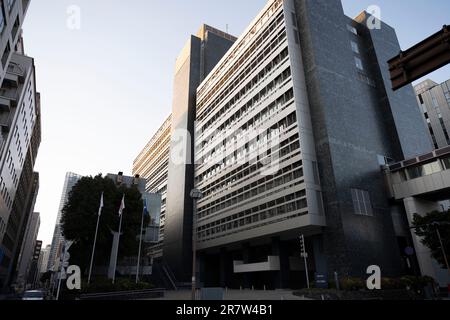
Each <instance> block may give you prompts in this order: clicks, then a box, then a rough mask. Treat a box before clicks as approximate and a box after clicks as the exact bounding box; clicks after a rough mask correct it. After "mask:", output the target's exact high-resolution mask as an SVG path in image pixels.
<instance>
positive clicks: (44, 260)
mask: <svg viewBox="0 0 450 320" xmlns="http://www.w3.org/2000/svg"><path fill="white" fill-rule="evenodd" d="M51 249H52V246H51V245H47V246H46V247H45V248H43V249H42V250H41V253H40V254H39V261H38V270H39V273H46V272H47V271H48V269H47V266H48V258H49V257H50V251H51Z"/></svg>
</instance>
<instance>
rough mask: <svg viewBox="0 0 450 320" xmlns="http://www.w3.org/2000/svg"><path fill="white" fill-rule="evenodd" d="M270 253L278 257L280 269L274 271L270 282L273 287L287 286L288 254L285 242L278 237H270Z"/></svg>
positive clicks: (288, 271)
mask: <svg viewBox="0 0 450 320" xmlns="http://www.w3.org/2000/svg"><path fill="white" fill-rule="evenodd" d="M272 255H273V256H278V257H279V258H280V271H276V272H274V275H273V279H272V283H273V287H274V288H275V289H287V288H288V287H289V273H290V268H289V255H288V250H287V248H286V246H285V244H284V243H283V242H282V241H281V240H280V238H279V237H274V238H272Z"/></svg>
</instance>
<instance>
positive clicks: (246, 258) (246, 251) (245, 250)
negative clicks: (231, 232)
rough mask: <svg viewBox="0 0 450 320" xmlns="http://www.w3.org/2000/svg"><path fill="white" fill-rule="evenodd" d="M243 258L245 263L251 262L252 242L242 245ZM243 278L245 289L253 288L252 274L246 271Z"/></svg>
mask: <svg viewBox="0 0 450 320" xmlns="http://www.w3.org/2000/svg"><path fill="white" fill-rule="evenodd" d="M242 260H243V261H244V264H248V263H250V244H249V243H244V244H243V245H242ZM243 280H244V283H243V284H242V286H243V288H244V289H251V287H252V284H251V274H250V273H244V274H243Z"/></svg>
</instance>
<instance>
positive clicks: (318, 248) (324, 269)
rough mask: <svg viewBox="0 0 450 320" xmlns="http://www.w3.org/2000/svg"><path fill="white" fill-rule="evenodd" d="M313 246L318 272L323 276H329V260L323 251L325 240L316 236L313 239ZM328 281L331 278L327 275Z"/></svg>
mask: <svg viewBox="0 0 450 320" xmlns="http://www.w3.org/2000/svg"><path fill="white" fill-rule="evenodd" d="M311 240H312V245H313V252H314V264H315V265H316V272H317V273H321V274H327V273H328V266H327V258H326V256H325V255H324V250H323V238H322V236H321V235H320V236H315V237H313V238H311ZM327 276H328V279H329V280H330V276H332V275H329V274H328V275H327Z"/></svg>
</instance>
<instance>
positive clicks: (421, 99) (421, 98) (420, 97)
mask: <svg viewBox="0 0 450 320" xmlns="http://www.w3.org/2000/svg"><path fill="white" fill-rule="evenodd" d="M419 101H420V104H424V102H423V97H422V94H419Z"/></svg>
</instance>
